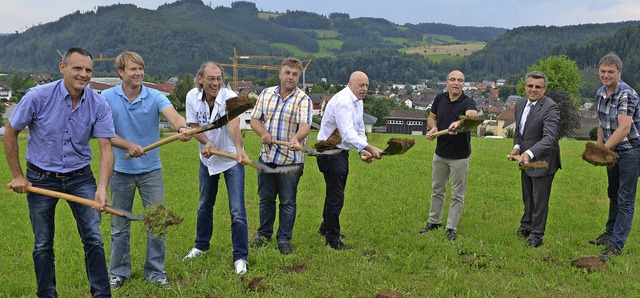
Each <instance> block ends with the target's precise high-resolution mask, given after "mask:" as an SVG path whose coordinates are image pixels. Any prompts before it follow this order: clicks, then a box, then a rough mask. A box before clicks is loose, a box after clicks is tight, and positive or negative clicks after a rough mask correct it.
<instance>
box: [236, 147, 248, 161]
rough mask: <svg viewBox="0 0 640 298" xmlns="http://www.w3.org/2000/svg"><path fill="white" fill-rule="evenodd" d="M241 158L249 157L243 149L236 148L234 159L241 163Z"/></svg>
mask: <svg viewBox="0 0 640 298" xmlns="http://www.w3.org/2000/svg"><path fill="white" fill-rule="evenodd" d="M243 158H249V156H248V155H247V153H245V152H244V149H240V150H238V149H236V161H237V162H238V163H242V159H243Z"/></svg>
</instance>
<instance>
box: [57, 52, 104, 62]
mask: <svg viewBox="0 0 640 298" xmlns="http://www.w3.org/2000/svg"><path fill="white" fill-rule="evenodd" d="M56 51H57V52H58V55H60V57H62V52H60V50H56ZM93 61H98V62H103V61H116V58H104V57H102V53H100V56H98V58H93Z"/></svg>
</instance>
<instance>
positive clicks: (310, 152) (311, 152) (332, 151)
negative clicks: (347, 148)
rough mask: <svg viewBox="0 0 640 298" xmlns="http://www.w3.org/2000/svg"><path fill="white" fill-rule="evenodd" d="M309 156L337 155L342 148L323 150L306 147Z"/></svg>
mask: <svg viewBox="0 0 640 298" xmlns="http://www.w3.org/2000/svg"><path fill="white" fill-rule="evenodd" d="M305 151H306V152H307V155H308V156H320V155H335V154H338V153H340V152H342V151H343V150H342V149H329V150H323V151H317V150H314V149H311V148H305Z"/></svg>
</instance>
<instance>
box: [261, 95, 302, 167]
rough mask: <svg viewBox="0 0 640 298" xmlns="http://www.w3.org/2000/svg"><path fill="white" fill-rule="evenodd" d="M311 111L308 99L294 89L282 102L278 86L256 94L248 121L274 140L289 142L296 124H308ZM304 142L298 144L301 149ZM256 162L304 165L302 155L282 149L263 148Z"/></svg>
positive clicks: (278, 147)
mask: <svg viewBox="0 0 640 298" xmlns="http://www.w3.org/2000/svg"><path fill="white" fill-rule="evenodd" d="M311 111H312V104H311V99H310V98H309V96H307V94H305V93H304V92H303V91H302V90H300V89H299V88H297V87H296V89H295V90H294V91H293V92H291V94H289V96H287V98H282V97H280V86H275V87H270V88H267V89H264V90H263V91H262V93H260V96H259V97H258V100H257V102H256V105H255V107H254V108H253V111H252V112H251V118H255V119H258V120H260V122H262V125H263V126H264V128H265V129H266V130H267V131H268V132H269V133H270V134H271V136H272V137H273V139H274V140H279V141H289V140H291V138H293V137H294V136H295V135H296V132H297V131H298V124H311V117H312V115H311ZM306 142H307V138H304V140H301V141H300V144H301V145H303V146H304V145H305V144H306ZM260 158H261V159H262V160H263V161H264V162H267V163H275V164H278V165H290V164H299V163H303V162H304V152H301V151H295V150H289V149H288V148H287V147H286V146H282V145H263V146H262V150H261V151H260Z"/></svg>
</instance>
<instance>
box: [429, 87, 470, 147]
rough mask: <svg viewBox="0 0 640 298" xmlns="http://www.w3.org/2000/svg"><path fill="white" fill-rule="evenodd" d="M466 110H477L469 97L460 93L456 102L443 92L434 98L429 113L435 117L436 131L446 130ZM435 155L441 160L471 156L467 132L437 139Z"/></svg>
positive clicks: (447, 93)
mask: <svg viewBox="0 0 640 298" xmlns="http://www.w3.org/2000/svg"><path fill="white" fill-rule="evenodd" d="M468 110H476V111H477V110H478V108H477V107H476V102H475V101H474V100H473V99H471V97H469V96H467V95H466V94H464V92H463V93H462V95H460V97H459V98H458V99H457V100H456V101H453V102H452V101H451V100H450V99H449V92H443V93H440V94H438V95H437V96H436V98H435V99H434V100H433V105H432V106H431V113H434V114H435V115H436V119H437V120H436V126H437V127H438V130H439V131H440V130H444V129H448V128H449V125H451V123H453V122H454V121H458V119H459V118H460V116H464V115H465V113H466V112H467V111H468ZM437 142H438V143H437V145H436V154H437V155H438V156H440V157H442V158H450V159H463V158H467V157H469V156H470V155H471V134H470V133H469V132H465V133H458V134H456V135H450V134H446V135H443V136H440V137H438V141H437Z"/></svg>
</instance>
